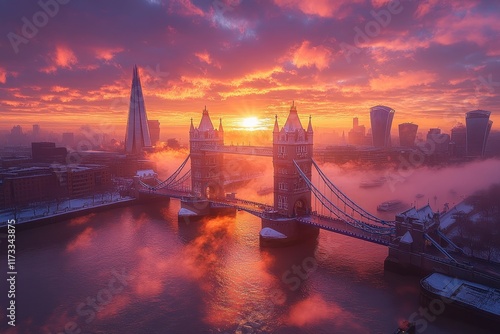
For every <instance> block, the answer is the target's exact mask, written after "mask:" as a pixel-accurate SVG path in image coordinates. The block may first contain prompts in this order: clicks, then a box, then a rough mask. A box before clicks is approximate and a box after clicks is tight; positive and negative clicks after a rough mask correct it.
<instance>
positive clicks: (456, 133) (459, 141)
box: [451, 123, 467, 158]
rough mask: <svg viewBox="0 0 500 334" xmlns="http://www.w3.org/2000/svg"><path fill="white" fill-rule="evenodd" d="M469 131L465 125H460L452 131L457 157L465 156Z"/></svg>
mask: <svg viewBox="0 0 500 334" xmlns="http://www.w3.org/2000/svg"><path fill="white" fill-rule="evenodd" d="M466 138H467V130H466V128H465V125H463V124H462V123H459V124H457V125H455V126H454V127H453V129H451V141H452V142H453V145H454V147H455V152H454V153H455V156H456V157H459V158H461V157H463V156H465V149H466V146H467V139H466Z"/></svg>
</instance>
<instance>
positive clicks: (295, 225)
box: [259, 214, 319, 247]
mask: <svg viewBox="0 0 500 334" xmlns="http://www.w3.org/2000/svg"><path fill="white" fill-rule="evenodd" d="M318 234H319V228H317V227H313V226H308V225H304V224H301V223H300V222H298V221H297V220H296V219H295V218H286V217H279V216H277V215H273V214H270V215H268V216H265V217H263V218H262V229H261V231H260V235H259V240H260V245H261V246H263V247H279V246H288V245H292V244H296V243H299V242H303V241H305V240H309V239H313V240H314V239H316V238H317V237H318Z"/></svg>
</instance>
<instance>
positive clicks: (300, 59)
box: [292, 41, 332, 70]
mask: <svg viewBox="0 0 500 334" xmlns="http://www.w3.org/2000/svg"><path fill="white" fill-rule="evenodd" d="M331 55H332V53H331V51H330V50H328V49H327V48H326V47H324V46H322V45H318V46H311V43H310V42H309V41H303V42H302V44H301V45H300V47H299V48H298V49H297V50H295V52H294V54H293V58H292V62H293V63H294V64H295V66H297V67H311V66H316V67H317V68H318V69H319V70H323V69H325V68H327V67H328V64H329V62H330V57H331Z"/></svg>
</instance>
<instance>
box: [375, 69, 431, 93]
mask: <svg viewBox="0 0 500 334" xmlns="http://www.w3.org/2000/svg"><path fill="white" fill-rule="evenodd" d="M436 77H437V76H436V74H435V73H432V72H429V71H403V72H399V73H398V74H397V75H393V76H391V75H379V76H378V77H377V78H374V79H372V80H370V86H371V89H372V90H375V91H389V90H392V89H405V88H408V87H412V86H418V85H426V84H429V83H431V82H433V81H434V80H436Z"/></svg>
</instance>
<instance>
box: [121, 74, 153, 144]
mask: <svg viewBox="0 0 500 334" xmlns="http://www.w3.org/2000/svg"><path fill="white" fill-rule="evenodd" d="M146 147H151V137H150V135H149V127H148V117H147V115H146V108H145V107H144V97H143V96H142V87H141V80H140V79H139V72H138V70H137V65H135V66H134V73H133V78H132V88H131V90H130V107H129V111H128V120H127V132H126V135H125V151H126V152H127V153H140V152H141V151H142V150H143V148H146Z"/></svg>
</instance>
